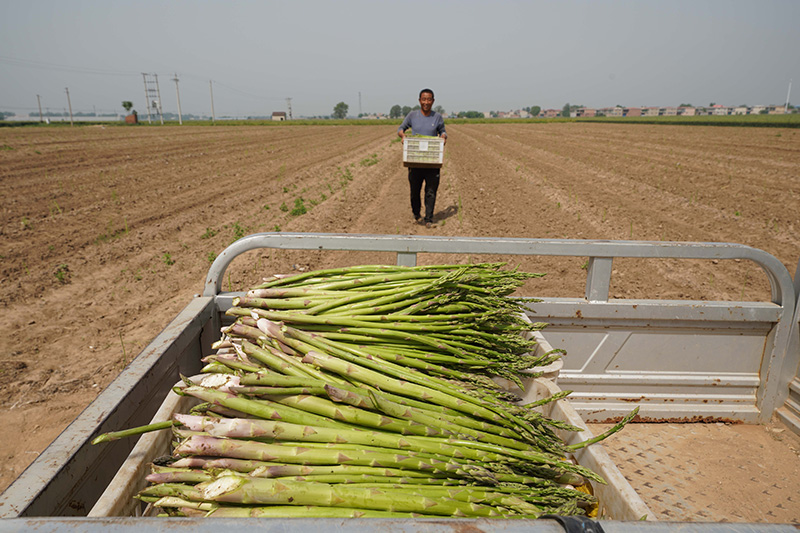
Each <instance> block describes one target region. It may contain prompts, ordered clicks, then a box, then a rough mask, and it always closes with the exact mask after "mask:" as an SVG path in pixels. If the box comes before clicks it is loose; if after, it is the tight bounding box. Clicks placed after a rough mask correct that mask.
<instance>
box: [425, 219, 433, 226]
mask: <svg viewBox="0 0 800 533" xmlns="http://www.w3.org/2000/svg"><path fill="white" fill-rule="evenodd" d="M425 227H426V228H433V227H435V226H434V225H433V221H432V220H426V221H425Z"/></svg>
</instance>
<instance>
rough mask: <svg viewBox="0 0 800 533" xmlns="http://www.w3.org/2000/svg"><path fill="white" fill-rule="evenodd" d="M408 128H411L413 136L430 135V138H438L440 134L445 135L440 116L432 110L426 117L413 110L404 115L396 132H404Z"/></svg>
mask: <svg viewBox="0 0 800 533" xmlns="http://www.w3.org/2000/svg"><path fill="white" fill-rule="evenodd" d="M408 128H411V133H413V134H415V135H430V136H431V137H438V136H439V135H441V134H445V135H447V132H446V131H444V119H443V118H442V115H440V114H439V113H437V112H436V111H433V110H431V114H430V115H429V116H427V117H426V116H425V115H423V114H422V111H420V110H419V109H415V110H414V111H412V112H411V113H409V114H408V115H406V118H405V119H404V120H403V123H402V124H400V127H399V128H397V131H398V132H400V131H406V130H407V129H408Z"/></svg>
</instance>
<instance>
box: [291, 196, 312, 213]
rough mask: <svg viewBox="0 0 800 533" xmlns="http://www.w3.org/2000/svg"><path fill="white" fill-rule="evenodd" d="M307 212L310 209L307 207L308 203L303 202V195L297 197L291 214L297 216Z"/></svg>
mask: <svg viewBox="0 0 800 533" xmlns="http://www.w3.org/2000/svg"><path fill="white" fill-rule="evenodd" d="M307 212H308V209H306V204H305V203H304V202H303V198H302V197H300V198H295V199H294V207H293V208H292V210H291V212H289V214H290V215H292V216H293V217H296V216H300V215H305V214H306V213H307Z"/></svg>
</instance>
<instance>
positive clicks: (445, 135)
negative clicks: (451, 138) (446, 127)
mask: <svg viewBox="0 0 800 533" xmlns="http://www.w3.org/2000/svg"><path fill="white" fill-rule="evenodd" d="M439 137H441V138H442V139H444V143H443V144H447V134H446V133H440V134H439Z"/></svg>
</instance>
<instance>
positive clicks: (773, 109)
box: [767, 105, 784, 115]
mask: <svg viewBox="0 0 800 533" xmlns="http://www.w3.org/2000/svg"><path fill="white" fill-rule="evenodd" d="M783 112H784V107H783V106H782V105H771V106H767V113H769V114H770V115H783Z"/></svg>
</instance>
